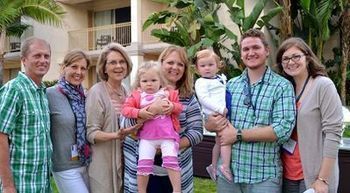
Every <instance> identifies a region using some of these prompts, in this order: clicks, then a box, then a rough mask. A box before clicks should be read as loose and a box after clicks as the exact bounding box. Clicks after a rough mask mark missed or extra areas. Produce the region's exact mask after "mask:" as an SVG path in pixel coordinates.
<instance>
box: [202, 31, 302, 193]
mask: <svg viewBox="0 0 350 193" xmlns="http://www.w3.org/2000/svg"><path fill="white" fill-rule="evenodd" d="M240 52H241V58H242V61H243V63H244V64H245V66H246V69H245V70H244V72H243V73H242V74H241V75H240V76H238V77H235V78H233V79H231V80H230V81H229V82H228V83H227V90H228V91H229V92H230V94H231V95H232V101H231V107H232V113H231V120H230V123H231V124H229V127H228V128H226V127H224V126H225V125H226V124H227V121H225V119H223V117H220V116H216V117H211V118H209V120H208V124H207V125H206V126H207V127H209V128H207V129H211V130H214V131H218V135H219V137H220V140H221V142H222V144H232V160H231V169H232V173H233V175H234V180H233V182H232V183H229V182H226V181H225V180H224V178H222V177H219V178H218V180H217V186H218V187H217V191H218V192H219V193H262V192H264V193H265V192H267V193H281V190H282V165H281V160H280V146H281V145H282V144H283V143H285V142H286V141H287V140H288V139H289V137H290V135H291V132H292V129H293V127H294V124H295V115H296V109H295V97H294V90H293V86H292V85H291V84H290V82H289V81H288V80H286V79H284V78H283V77H281V76H279V75H278V74H276V73H274V72H273V71H272V70H271V69H270V67H268V66H266V61H267V58H268V56H269V54H270V50H269V47H268V44H267V41H266V39H265V36H264V34H263V33H262V32H261V31H260V30H257V29H251V30H248V31H247V32H246V33H244V34H243V35H242V38H241V44H240ZM210 119H211V120H210ZM210 122H211V123H210Z"/></svg>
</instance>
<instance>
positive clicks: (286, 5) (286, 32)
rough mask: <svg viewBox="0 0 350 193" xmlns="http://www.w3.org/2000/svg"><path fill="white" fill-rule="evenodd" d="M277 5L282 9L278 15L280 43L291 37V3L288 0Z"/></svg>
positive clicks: (283, 0)
mask: <svg viewBox="0 0 350 193" xmlns="http://www.w3.org/2000/svg"><path fill="white" fill-rule="evenodd" d="M279 4H280V5H281V6H282V7H283V11H282V13H281V15H280V26H281V27H280V38H281V41H283V40H285V39H287V38H289V37H291V36H293V27H292V18H291V6H292V4H291V2H290V0H279Z"/></svg>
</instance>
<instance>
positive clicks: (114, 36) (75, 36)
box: [68, 22, 131, 51]
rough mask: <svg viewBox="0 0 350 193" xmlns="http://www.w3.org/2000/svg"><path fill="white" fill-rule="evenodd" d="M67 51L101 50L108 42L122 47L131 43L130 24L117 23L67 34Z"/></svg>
mask: <svg viewBox="0 0 350 193" xmlns="http://www.w3.org/2000/svg"><path fill="white" fill-rule="evenodd" d="M68 35H69V49H74V48H80V49H83V50H87V51H92V50H99V49H102V48H103V47H104V46H105V45H107V44H109V43H110V42H117V43H120V44H121V45H123V46H129V45H130V43H131V23H130V22H125V23H118V24H112V25H104V26H98V27H92V28H86V29H79V30H74V31H70V32H68Z"/></svg>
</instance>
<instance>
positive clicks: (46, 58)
mask: <svg viewBox="0 0 350 193" xmlns="http://www.w3.org/2000/svg"><path fill="white" fill-rule="evenodd" d="M50 60H51V53H50V48H49V47H48V46H47V44H45V43H44V42H41V41H34V42H33V43H32V44H31V45H30V46H29V51H28V53H27V54H26V55H25V56H23V57H22V58H21V61H22V63H23V65H24V69H25V74H26V75H27V76H28V77H30V78H31V79H32V80H33V81H34V82H35V83H36V84H38V85H39V84H40V82H41V80H42V78H43V77H44V75H45V74H46V73H47V72H48V71H49V68H50Z"/></svg>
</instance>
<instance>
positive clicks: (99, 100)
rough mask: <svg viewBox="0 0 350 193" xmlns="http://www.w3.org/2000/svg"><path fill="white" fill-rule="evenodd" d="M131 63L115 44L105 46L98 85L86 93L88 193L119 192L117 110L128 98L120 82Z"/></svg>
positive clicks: (120, 171) (120, 185) (120, 180)
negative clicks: (90, 159)
mask: <svg viewBox="0 0 350 193" xmlns="http://www.w3.org/2000/svg"><path fill="white" fill-rule="evenodd" d="M131 67H132V64H131V60H130V58H129V56H128V55H127V53H126V51H125V50H124V48H123V47H122V46H121V45H120V44H117V43H110V44H108V45H107V46H106V47H105V48H104V49H103V50H102V52H101V55H100V57H99V59H98V61H97V73H98V75H99V78H100V79H101V82H99V83H97V84H95V85H94V86H93V87H92V88H91V89H90V90H89V92H88V95H87V101H86V114H87V138H88V140H89V141H90V143H91V144H92V145H91V148H92V162H91V163H90V165H89V170H88V171H89V180H90V189H91V193H121V192H122V190H121V189H122V184H123V183H122V180H123V179H122V173H123V166H122V160H121V159H122V149H121V148H122V146H121V139H123V138H124V134H123V133H124V132H125V131H126V130H123V133H122V132H121V130H120V128H119V124H118V119H119V115H120V108H121V105H122V103H123V102H124V100H125V97H126V95H127V92H126V89H125V87H124V86H123V85H122V80H123V79H124V78H125V77H127V76H128V75H129V74H130V72H131Z"/></svg>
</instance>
